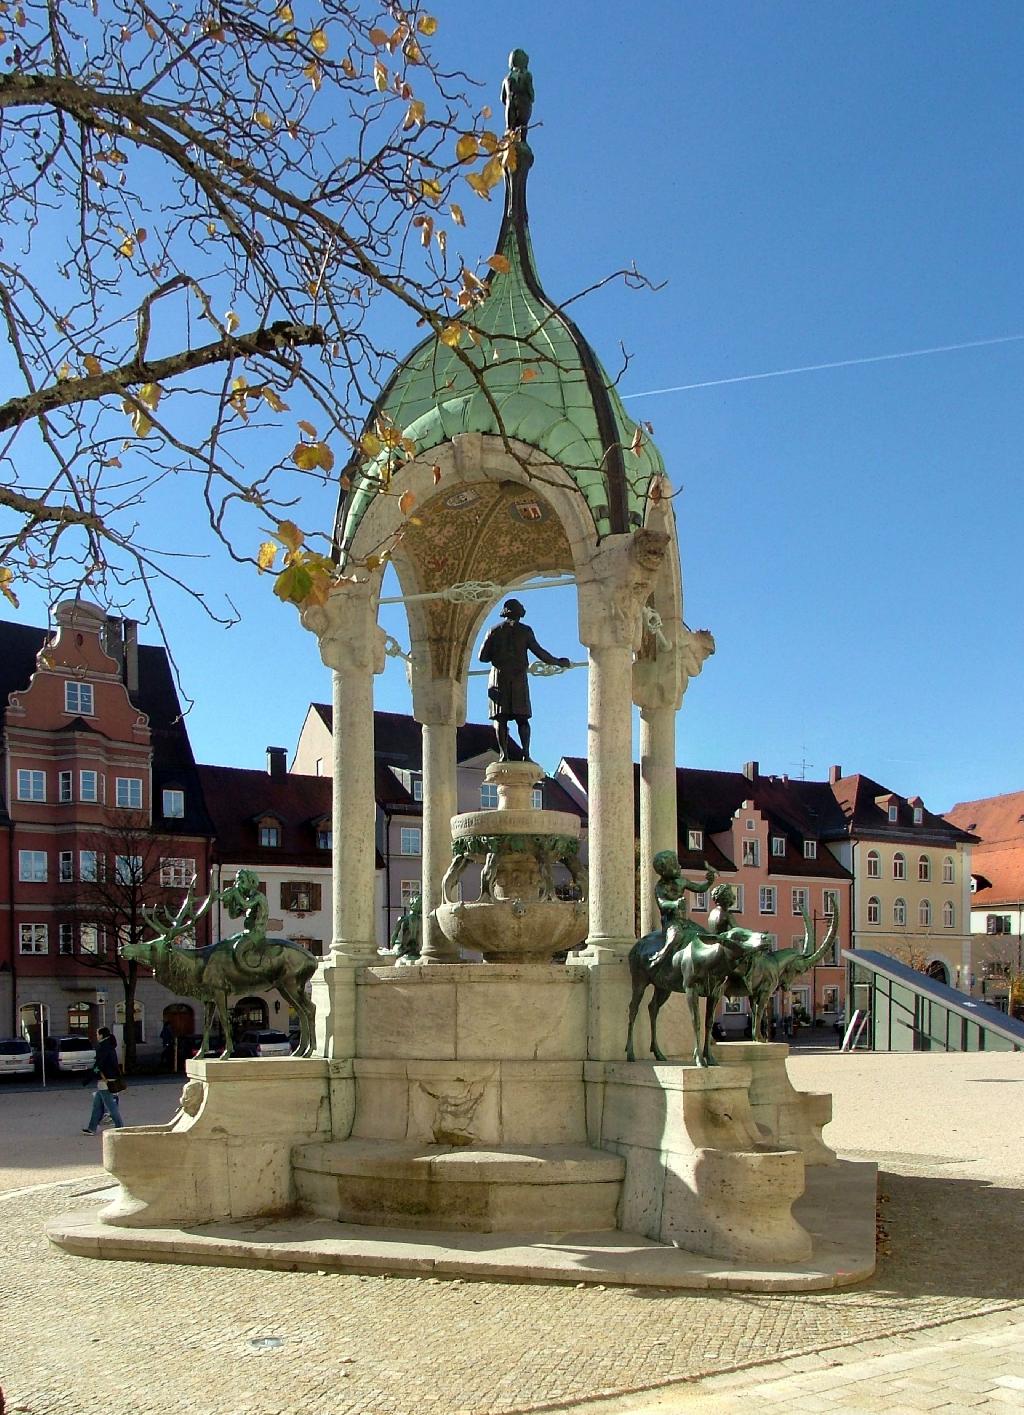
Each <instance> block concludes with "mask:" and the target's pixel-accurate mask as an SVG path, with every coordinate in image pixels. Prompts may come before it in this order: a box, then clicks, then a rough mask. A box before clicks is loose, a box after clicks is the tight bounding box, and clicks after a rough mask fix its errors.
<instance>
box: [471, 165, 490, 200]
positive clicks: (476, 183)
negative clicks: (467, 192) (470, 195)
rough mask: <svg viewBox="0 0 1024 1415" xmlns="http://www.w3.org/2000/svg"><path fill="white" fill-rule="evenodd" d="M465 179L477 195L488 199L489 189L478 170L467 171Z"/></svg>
mask: <svg viewBox="0 0 1024 1415" xmlns="http://www.w3.org/2000/svg"><path fill="white" fill-rule="evenodd" d="M466 181H467V182H468V183H469V185H470V186H471V187H472V188H473V190H474V191H475V192H476V194H477V196H478V197H483V198H484V200H485V201H490V199H491V189H490V187H489V186H488V184H487V183H486V182H485V181H484V179H483V177H482V176H481V175H480V173H479V172H467V173H466Z"/></svg>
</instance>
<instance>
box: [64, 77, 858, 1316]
mask: <svg viewBox="0 0 1024 1415" xmlns="http://www.w3.org/2000/svg"><path fill="white" fill-rule="evenodd" d="M515 58H516V62H515V65H514V74H513V75H510V79H509V81H508V82H507V83H506V89H505V96H506V100H507V103H508V113H507V123H508V127H509V129H510V131H512V133H513V140H514V141H515V143H516V156H517V160H516V162H515V164H514V167H513V166H511V165H510V168H509V170H508V172H507V174H506V190H505V209H504V215H503V218H502V223H501V229H500V231H499V234H498V241H497V253H498V255H499V256H500V257H501V260H500V261H496V262H494V265H495V267H496V268H495V269H494V271H493V272H492V274H491V275H490V276H489V277H488V281H487V284H486V294H485V298H483V299H482V300H481V301H480V302H479V303H478V304H475V305H474V306H473V307H472V308H471V309H468V310H466V311H465V312H464V314H463V315H462V316H461V320H462V322H463V323H465V324H468V325H471V326H472V328H473V331H474V339H473V341H472V342H471V343H470V344H468V345H467V347H466V348H465V349H460V350H455V349H451V348H449V347H448V346H447V345H446V344H444V343H443V342H442V341H439V340H438V339H437V338H436V337H435V335H434V334H431V335H430V336H429V337H428V338H426V339H425V340H424V341H423V342H422V343H420V344H419V345H418V346H417V347H416V348H415V349H413V351H412V352H411V353H410V354H409V356H408V357H407V358H406V360H405V361H404V362H403V364H402V365H401V366H400V367H399V369H398V370H397V372H396V373H395V375H394V377H393V378H392V379H391V381H390V382H389V383H388V385H387V387H386V388H385V389H384V390H383V392H382V393H381V395H380V397H379V398H378V400H377V404H376V406H375V407H374V409H373V411H372V414H371V418H370V424H371V425H372V424H373V421H374V419H376V418H378V417H379V418H382V419H384V420H385V421H386V422H387V424H388V425H390V426H393V427H395V428H396V429H398V430H399V432H400V433H401V435H402V440H403V443H404V445H405V446H406V447H407V448H408V447H414V448H415V455H414V456H409V457H408V458H407V459H405V460H403V461H401V462H398V463H392V462H389V461H388V458H389V457H390V456H391V453H390V452H389V451H388V449H386V448H385V449H383V450H382V451H381V453H380V454H379V456H377V457H376V458H365V457H363V455H362V454H361V453H360V455H359V457H358V458H357V459H356V460H354V461H353V462H352V463H351V464H350V465H349V467H347V468H346V469H345V473H344V479H343V483H342V485H343V488H344V489H343V491H342V494H341V499H340V503H339V511H338V519H337V523H336V527H335V547H336V553H337V558H338V562H339V565H340V568H341V571H342V572H343V573H342V576H341V577H340V578H339V580H338V583H337V586H336V587H335V589H334V590H333V592H332V594H331V596H330V598H329V600H328V602H327V603H326V604H324V605H322V606H316V607H313V608H310V609H308V610H306V611H305V612H304V613H303V624H304V625H305V627H306V628H307V629H309V630H310V631H311V632H312V633H314V634H315V635H316V638H317V641H318V644H319V649H320V653H321V656H322V658H323V661H324V663H325V664H327V665H328V666H329V667H330V668H331V669H332V671H333V720H334V723H335V724H336V725H338V726H339V727H340V726H341V725H343V727H344V733H343V734H342V732H341V731H340V730H338V731H336V732H335V736H334V755H333V762H332V769H333V795H334V800H333V821H332V828H333V838H334V863H333V911H334V913H333V940H332V946H331V950H330V954H329V956H328V957H326V958H325V959H324V960H323V961H322V962H321V964H320V966H319V968H318V970H317V973H316V976H315V978H314V980H313V985H312V992H313V1002H314V1004H315V1007H316V1048H315V1055H313V1056H310V1057H306V1058H291V1059H283V1060H278V1059H266V1060H263V1059H252V1060H244V1061H243V1060H237V1061H236V1060H216V1061H211V1060H200V1061H196V1062H191V1063H189V1077H190V1079H189V1083H188V1085H187V1086H186V1088H185V1094H184V1095H183V1098H182V1108H181V1111H180V1112H179V1114H178V1115H177V1116H176V1117H175V1118H174V1119H173V1120H172V1121H171V1122H170V1123H169V1124H168V1125H164V1126H151V1127H134V1128H125V1129H123V1130H118V1131H115V1132H113V1133H109V1134H107V1135H105V1136H104V1162H105V1164H106V1167H107V1169H108V1170H109V1171H110V1173H111V1175H112V1178H113V1180H114V1181H116V1183H117V1190H116V1194H115V1196H114V1197H113V1198H112V1200H111V1202H110V1203H109V1204H108V1205H107V1206H106V1207H105V1208H104V1209H103V1210H102V1211H101V1213H100V1214H99V1216H98V1218H97V1217H96V1216H95V1215H94V1214H89V1215H86V1216H83V1217H81V1218H78V1219H71V1220H62V1221H61V1222H60V1223H59V1224H57V1225H54V1226H53V1227H52V1228H51V1230H50V1233H51V1237H53V1239H54V1241H56V1242H58V1243H60V1244H61V1245H62V1246H64V1247H66V1248H68V1249H70V1250H72V1251H76V1252H81V1253H89V1254H94V1255H100V1256H104V1257H134V1258H145V1257H147V1256H150V1257H159V1258H161V1259H163V1260H170V1261H193V1262H195V1261H199V1262H207V1261H209V1262H225V1263H254V1264H259V1263H265V1264H270V1265H274V1266H279V1267H280V1266H291V1267H314V1268H318V1269H322V1268H325V1267H332V1266H333V1267H338V1268H350V1269H357V1270H373V1271H380V1270H383V1271H389V1272H396V1271H410V1272H420V1273H422V1272H434V1273H452V1274H454V1273H468V1274H478V1275H487V1276H489V1277H496V1276H498V1277H500V1276H502V1275H504V1276H508V1277H515V1278H524V1277H534V1278H557V1279H560V1280H570V1279H571V1280H574V1281H575V1280H582V1281H591V1282H604V1283H607V1282H628V1283H631V1284H636V1283H648V1284H654V1285H656V1286H659V1287H666V1286H694V1287H708V1286H711V1285H720V1286H731V1287H744V1286H745V1287H748V1288H751V1289H757V1288H762V1289H765V1288H766V1289H771V1290H779V1289H781V1288H785V1287H787V1286H789V1287H794V1288H801V1289H807V1288H811V1287H829V1286H833V1285H835V1284H837V1283H844V1282H850V1281H855V1280H857V1278H858V1277H861V1276H865V1275H867V1273H869V1272H870V1271H871V1270H872V1269H873V1263H874V1256H873V1254H874V1246H873V1245H874V1176H873V1172H869V1171H871V1167H870V1166H844V1165H839V1164H836V1162H835V1157H834V1156H833V1155H832V1154H831V1152H830V1151H829V1150H828V1149H827V1147H826V1146H824V1145H823V1143H822V1141H821V1133H820V1132H821V1126H822V1124H823V1123H824V1121H825V1120H827V1118H828V1105H827V1100H817V1099H816V1098H813V1097H805V1096H801V1095H800V1094H798V1093H797V1092H795V1091H794V1090H793V1088H792V1086H791V1085H790V1084H789V1081H788V1077H787V1075H786V1072H785V1065H784V1056H785V1048H781V1051H780V1049H778V1048H775V1047H771V1046H761V1047H753V1048H747V1051H746V1052H745V1053H744V1054H743V1055H742V1057H741V1058H739V1057H738V1058H737V1060H736V1061H735V1063H733V1064H729V1065H726V1066H713V1067H706V1068H701V1067H696V1066H693V1065H687V1064H683V1063H684V1059H688V1058H690V1057H691V1056H692V1054H693V1037H692V1034H691V1031H690V1027H689V1023H688V1021H687V1020H686V1017H685V1012H684V1009H683V1008H682V1007H678V1008H673V1007H668V1008H666V1011H665V1014H664V1016H663V1018H662V1021H661V1023H660V1024H659V1026H660V1032H661V1036H660V1042H661V1046H662V1048H664V1054H665V1055H666V1056H667V1057H668V1058H669V1060H668V1061H667V1062H664V1063H662V1062H647V1061H636V1062H627V1061H626V1060H625V1058H624V1042H625V1024H626V1016H627V1009H628V1006H629V1001H630V995H631V984H630V976H629V964H628V956H629V953H630V949H631V948H632V947H633V944H634V942H635V937H636V928H635V915H634V910H635V902H636V901H635V893H636V877H637V876H636V868H635V846H634V765H633V753H632V714H633V708H634V706H636V707H637V708H638V709H639V718H640V768H639V778H638V780H639V821H640V872H639V878H640V879H641V881H643V882H644V886H645V887H644V890H643V893H642V897H641V900H640V910H639V913H640V920H641V927H642V931H643V932H650V931H651V930H652V929H654V928H655V927H656V926H657V923H658V905H657V901H656V899H655V897H654V892H653V890H651V889H649V888H648V887H647V882H649V881H650V880H651V879H652V862H653V861H654V859H655V857H656V856H657V855H658V854H659V852H664V851H671V850H674V849H675V847H676V836H677V803H676V776H675V772H676V764H675V719H676V713H677V711H678V709H679V708H680V706H681V703H682V699H683V694H684V692H685V690H686V687H687V684H688V681H689V680H690V679H691V678H692V677H694V676H696V675H697V674H698V673H699V672H700V671H701V667H702V665H703V662H704V660H705V659H706V658H707V656H708V654H709V653H711V652H713V649H714V641H713V640H712V638H711V635H710V634H709V633H707V632H706V631H698V632H697V633H694V632H692V631H691V630H690V629H689V628H688V627H687V625H686V624H685V622H684V620H683V603H682V580H681V572H680V565H679V553H678V545H677V538H676V524H675V518H674V514H673V509H672V508H673V501H672V496H671V488H670V485H669V483H668V480H667V478H666V475H665V469H664V465H663V463H662V461H661V458H660V456H659V454H658V452H657V449H656V448H655V447H654V445H653V443H652V442H651V440H650V438H649V437H648V436H647V434H646V433H645V431H644V430H643V429H642V428H640V427H638V426H637V424H635V423H634V422H633V421H632V420H631V419H630V418H629V416H628V414H627V413H626V411H625V408H624V407H623V405H622V402H621V400H620V399H619V397H618V395H617V393H616V391H615V388H614V385H613V383H612V382H611V380H610V379H609V378H608V376H607V374H606V373H605V372H604V369H603V368H602V366H601V364H600V361H599V360H598V358H597V355H596V354H595V352H594V351H593V349H592V348H591V347H590V345H589V344H588V343H587V341H586V340H585V338H584V336H583V334H582V333H581V332H580V330H579V328H578V327H577V326H576V325H575V323H574V322H573V321H572V320H571V319H570V318H569V317H568V315H567V314H566V313H565V310H564V308H563V307H560V306H559V305H558V304H556V303H555V302H553V301H552V300H550V299H549V298H548V296H547V295H546V294H545V293H544V290H543V287H542V285H541V283H540V278H539V275H538V273H537V269H536V266H535V263H534V256H533V248H532V243H531V240H530V234H529V224H528V216H527V203H526V187H527V179H528V176H529V173H530V169H531V166H532V163H533V153H532V151H531V149H530V147H529V145H528V143H527V140H526V139H527V130H526V129H527V124H528V121H529V110H530V107H531V105H532V81H531V80H530V79H529V72H528V61H527V58H526V55H525V54H523V53H522V51H516V54H515ZM527 94H528V95H529V97H530V102H527V103H525V107H524V102H525V100H524V95H527ZM540 346H543V348H544V349H545V350H546V351H547V353H546V354H545V356H544V357H540V356H539V355H538V348H539V347H540ZM496 349H500V351H501V354H500V357H497V358H496V357H495V356H494V351H495V350H496ZM524 367H529V369H530V371H531V373H532V377H531V378H529V379H526V378H524V377H523V369H524ZM499 410H500V411H499ZM385 491H386V492H387V494H383V493H384V492H385ZM405 493H409V494H410V495H411V497H412V499H413V500H414V501H415V504H416V508H417V515H416V518H415V523H413V522H412V521H409V520H407V519H406V517H405V514H404V512H403V511H402V510H401V507H402V505H403V504H406V505H407V504H408V501H407V498H406V495H405ZM399 532H400V534H399ZM382 545H386V546H388V547H390V563H391V564H393V566H394V568H395V571H396V573H397V576H398V580H399V584H400V586H401V591H402V595H403V597H404V599H405V603H406V609H407V613H408V619H409V635H410V644H409V653H408V658H409V664H410V679H411V684H412V696H413V713H414V716H415V717H416V719H417V721H418V722H419V723H420V724H421V728H422V761H423V804H424V817H423V858H422V921H423V928H422V950H421V955H420V961H419V964H418V965H417V966H410V967H401V968H397V967H394V966H392V965H388V964H385V965H384V966H382V965H381V960H380V958H379V957H378V954H377V945H376V938H375V926H374V925H375V918H374V897H375V890H374V868H375V863H374V862H375V852H374V826H375V802H374V758H373V679H374V675H375V674H376V673H379V672H380V671H381V669H382V668H383V665H384V647H385V636H384V634H383V631H382V630H381V628H380V627H379V625H378V623H377V610H378V603H379V599H380V593H381V577H382V575H383V568H382V565H381V560H380V554H379V550H380V547H381V546H382ZM538 576H543V577H550V576H560V577H563V578H567V579H568V580H569V581H571V582H572V583H573V584H574V585H575V588H576V593H577V605H578V634H579V639H580V641H581V643H582V644H583V645H584V646H585V649H586V672H587V761H588V773H589V779H588V812H589V814H588V822H587V826H588V833H587V842H586V844H587V854H588V872H587V875H586V877H585V876H584V873H583V871H582V870H581V868H580V867H579V863H578V861H579V854H578V851H579V822H578V820H577V818H576V817H575V816H573V817H568V816H563V815H561V814H559V813H557V812H550V811H543V810H535V809H533V808H532V807H531V806H530V803H529V793H530V791H531V788H532V787H533V784H534V782H535V781H536V779H537V774H538V771H539V769H538V768H536V767H535V766H534V764H533V763H531V762H530V761H529V760H526V761H513V760H510V757H511V747H510V743H509V739H508V725H509V723H510V722H515V723H516V724H517V726H518V728H519V733H520V741H521V745H522V747H523V749H524V750H523V755H524V756H525V757H527V758H528V757H529V704H528V702H527V705H526V710H525V713H524V711H523V700H522V698H520V697H517V696H516V694H515V692H512V691H511V690H510V692H509V695H508V696H501V695H499V697H498V698H492V703H494V704H495V710H494V711H492V716H493V717H494V719H495V723H496V729H497V744H498V748H499V758H500V759H499V760H498V761H497V762H495V763H494V764H493V766H491V767H490V768H489V773H488V780H489V781H491V782H493V783H494V784H495V785H496V786H497V789H498V798H499V806H498V809H497V810H494V811H489V812H471V813H468V814H462V815H459V814H457V810H456V757H455V732H456V726H457V724H458V723H460V722H462V721H464V719H465V712H466V684H467V677H468V673H469V671H470V670H469V663H470V658H471V653H472V649H473V646H474V644H475V643H476V642H477V639H478V637H479V634H480V631H481V628H482V625H483V622H484V620H485V617H486V616H487V614H488V613H489V612H490V610H491V608H492V607H493V606H495V605H496V604H498V603H500V602H501V601H502V600H503V598H504V597H505V596H506V594H507V593H508V591H509V590H510V589H512V588H516V589H517V591H518V592H519V593H522V592H524V590H525V589H526V588H527V587H528V586H530V584H531V582H532V581H533V580H534V579H535V578H536V577H538ZM512 603H514V604H518V601H512ZM519 607H520V608H521V605H520V606H519ZM511 617H512V618H513V620H514V627H517V628H518V629H520V630H524V629H525V626H523V625H522V624H521V623H520V622H519V621H520V620H521V618H522V616H521V615H519V616H516V615H512V616H511ZM489 641H490V636H488V639H486V640H485V641H484V648H485V649H487V652H488V653H491V650H492V649H493V644H491V646H490V648H488V644H489ZM520 647H521V640H520ZM538 647H539V646H538ZM483 651H484V650H481V652H482V653H483ZM530 651H532V652H534V654H535V656H537V657H541V659H542V661H544V654H545V651H541V652H540V653H537V650H536V649H535V648H531V650H530ZM547 658H548V660H549V666H550V667H552V668H554V669H560V668H561V667H563V664H564V661H563V660H554V662H553V663H551V662H550V660H551V658H552V656H551V655H547ZM486 661H488V662H490V663H491V665H492V670H494V669H495V667H496V664H495V659H494V657H493V653H491V657H489V658H487V659H486ZM506 671H507V670H506ZM492 676H493V675H492ZM492 686H493V685H492ZM524 722H525V735H524ZM473 860H475V861H478V862H480V863H481V864H482V867H483V868H482V877H481V890H480V896H479V898H477V899H475V900H463V899H460V898H459V897H458V890H459V885H460V878H461V876H462V873H463V871H464V869H465V867H466V865H467V864H468V863H469V862H470V861H473ZM557 864H562V865H564V866H566V868H567V869H568V871H569V875H570V878H571V879H572V880H573V881H574V883H576V884H577V885H578V886H579V888H577V889H574V890H573V891H571V893H572V894H573V895H575V896H577V897H574V898H566V899H562V898H559V897H557V891H556V890H555V888H554V886H553V880H554V869H555V866H556V865H557ZM577 945H581V946H580V947H577ZM566 950H575V951H570V953H569V957H568V961H567V963H566V964H564V965H563V964H560V963H553V962H552V961H551V959H552V957H553V956H554V955H556V954H562V953H564V952H565V951H566ZM467 953H469V954H471V955H473V956H475V957H478V958H482V959H483V961H466V958H465V956H464V955H465V954H467ZM645 1026H646V1018H645V1017H644V1016H643V1014H641V1016H640V1017H639V1018H638V1020H637V1029H636V1050H637V1054H638V1055H640V1056H645V1055H646V1054H647V1052H648V1048H649V1041H650V1037H649V1032H645Z"/></svg>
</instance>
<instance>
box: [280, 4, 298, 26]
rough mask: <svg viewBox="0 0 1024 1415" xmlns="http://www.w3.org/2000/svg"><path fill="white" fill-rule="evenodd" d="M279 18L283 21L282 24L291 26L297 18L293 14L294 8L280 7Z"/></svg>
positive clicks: (288, 6)
mask: <svg viewBox="0 0 1024 1415" xmlns="http://www.w3.org/2000/svg"><path fill="white" fill-rule="evenodd" d="M277 18H278V19H279V20H280V21H281V23H282V24H285V25H290V24H291V22H292V20H294V18H295V16H294V14H293V13H292V7H291V6H290V5H278V7H277Z"/></svg>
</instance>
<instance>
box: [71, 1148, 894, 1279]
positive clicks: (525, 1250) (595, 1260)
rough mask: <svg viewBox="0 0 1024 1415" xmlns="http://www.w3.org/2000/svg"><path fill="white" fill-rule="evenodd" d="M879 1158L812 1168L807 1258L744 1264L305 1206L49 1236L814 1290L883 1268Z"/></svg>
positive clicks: (75, 1229) (151, 1253) (189, 1259)
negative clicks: (343, 1218)
mask: <svg viewBox="0 0 1024 1415" xmlns="http://www.w3.org/2000/svg"><path fill="white" fill-rule="evenodd" d="M875 1189H876V1166H875V1165H873V1164H865V1163H852V1162H850V1161H841V1162H840V1163H839V1164H837V1165H833V1166H829V1167H824V1166H821V1167H817V1168H814V1169H810V1170H808V1173H807V1190H806V1192H805V1194H804V1195H803V1197H802V1198H800V1199H799V1200H797V1202H796V1204H795V1205H794V1215H795V1217H796V1218H797V1220H798V1221H799V1223H800V1224H801V1226H802V1227H803V1228H804V1229H806V1231H807V1232H808V1233H809V1234H810V1235H811V1237H812V1241H813V1250H812V1253H811V1256H810V1258H809V1259H808V1260H807V1261H805V1262H799V1263H778V1264H772V1263H757V1264H744V1263H739V1262H726V1261H723V1260H720V1259H715V1258H708V1257H700V1256H697V1255H694V1254H692V1253H684V1252H682V1251H680V1250H679V1249H678V1248H673V1247H670V1246H667V1245H665V1244H660V1243H655V1242H652V1241H651V1240H649V1239H646V1238H643V1237H641V1236H639V1235H638V1234H635V1233H621V1232H608V1233H583V1234H575V1233H564V1234H558V1235H550V1236H548V1237H546V1238H538V1236H537V1235H536V1234H515V1233H501V1234H482V1233H431V1232H426V1231H424V1230H422V1229H421V1230H415V1231H413V1230H403V1229H400V1228H367V1227H363V1226H361V1225H355V1224H341V1223H333V1222H331V1221H329V1220H325V1219H319V1218H308V1217H303V1216H296V1217H291V1218H277V1219H270V1220H259V1219H249V1220H245V1221H242V1222H239V1223H218V1224H203V1225H197V1226H194V1227H190V1228H189V1229H188V1230H187V1231H186V1230H184V1229H172V1228H164V1227H161V1228H115V1227H112V1226H111V1225H109V1224H105V1223H100V1222H99V1221H98V1219H97V1217H96V1214H95V1211H90V1212H88V1213H84V1214H70V1215H65V1216H63V1217H62V1218H60V1219H55V1220H54V1221H52V1222H51V1223H50V1224H49V1225H48V1226H47V1236H48V1237H49V1239H50V1241H51V1242H52V1243H55V1244H56V1245H57V1246H58V1247H60V1248H62V1249H64V1250H65V1251H66V1252H69V1253H74V1254H77V1255H79V1256H82V1257H90V1258H105V1259H126V1260H134V1261H138V1262H150V1263H154V1262H155V1263H159V1262H164V1263H194V1264H202V1265H208V1266H211V1267H248V1268H275V1269H279V1270H284V1271H288V1272H299V1271H314V1272H322V1271H325V1270H326V1271H337V1272H356V1273H391V1274H405V1275H407V1276H410V1277H461V1278H476V1279H480V1280H484V1279H486V1280H488V1281H508V1282H516V1281H518V1282H524V1281H526V1282H572V1283H588V1284H589V1283H601V1284H605V1285H613V1284H614V1285H621V1286H629V1287H660V1288H674V1289H698V1290H699V1289H730V1290H733V1291H738V1292H815V1291H821V1290H826V1289H829V1288H835V1287H848V1286H850V1285H851V1284H853V1283H856V1282H862V1281H863V1280H864V1279H865V1278H868V1277H870V1276H871V1274H872V1273H873V1272H874V1270H875Z"/></svg>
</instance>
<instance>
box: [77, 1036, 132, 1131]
mask: <svg viewBox="0 0 1024 1415" xmlns="http://www.w3.org/2000/svg"><path fill="white" fill-rule="evenodd" d="M96 1036H97V1038H98V1040H97V1043H96V1061H95V1064H94V1065H93V1069H92V1073H91V1074H92V1077H93V1078H94V1081H95V1090H94V1091H93V1093H92V1114H91V1115H90V1116H89V1124H88V1125H84V1126H83V1127H82V1134H83V1135H95V1134H96V1130H97V1127H98V1126H99V1123H100V1118H101V1116H102V1115H103V1113H104V1111H106V1113H107V1115H109V1116H110V1119H111V1120H112V1121H113V1123H114V1125H115V1126H116V1128H117V1129H118V1130H120V1129H121V1128H122V1126H123V1125H124V1121H123V1120H122V1119H121V1111H120V1108H119V1106H118V1104H117V1092H118V1091H120V1090H123V1089H124V1082H123V1081H122V1079H121V1067H120V1065H119V1064H118V1060H117V1042H116V1041H115V1040H114V1038H113V1037H112V1036H111V1034H110V1028H109V1027H101V1028H100V1029H99V1031H98V1032H97V1033H96ZM111 1084H113V1085H114V1090H113V1091H112V1090H111V1089H110V1087H111Z"/></svg>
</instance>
